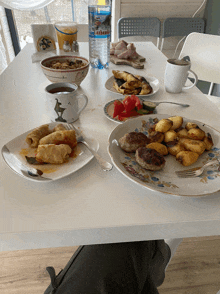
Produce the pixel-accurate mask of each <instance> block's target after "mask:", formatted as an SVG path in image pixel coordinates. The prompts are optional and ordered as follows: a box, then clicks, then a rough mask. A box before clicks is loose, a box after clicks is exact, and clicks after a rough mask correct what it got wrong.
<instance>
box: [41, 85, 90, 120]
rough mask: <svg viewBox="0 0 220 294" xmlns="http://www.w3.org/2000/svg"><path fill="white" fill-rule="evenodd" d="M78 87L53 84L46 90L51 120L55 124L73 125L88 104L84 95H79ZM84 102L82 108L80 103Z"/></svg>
mask: <svg viewBox="0 0 220 294" xmlns="http://www.w3.org/2000/svg"><path fill="white" fill-rule="evenodd" d="M77 90H78V86H77V85H76V84H70V83H53V84H50V85H49V86H47V87H46V88H45V92H46V104H47V109H48V114H49V116H50V119H51V120H52V121H54V122H64V123H72V122H74V121H76V120H77V119H78V118H79V115H80V113H81V112H82V111H83V109H84V108H85V107H86V105H87V104H88V98H87V96H86V95H84V94H78V91H77ZM80 100H83V105H82V107H79V101H80Z"/></svg>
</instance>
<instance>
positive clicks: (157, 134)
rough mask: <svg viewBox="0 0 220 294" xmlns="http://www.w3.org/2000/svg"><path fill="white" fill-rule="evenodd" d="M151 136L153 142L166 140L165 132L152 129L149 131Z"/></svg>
mask: <svg viewBox="0 0 220 294" xmlns="http://www.w3.org/2000/svg"><path fill="white" fill-rule="evenodd" d="M149 138H150V140H151V142H158V143H161V142H163V140H164V133H161V132H156V131H152V132H150V133H149Z"/></svg>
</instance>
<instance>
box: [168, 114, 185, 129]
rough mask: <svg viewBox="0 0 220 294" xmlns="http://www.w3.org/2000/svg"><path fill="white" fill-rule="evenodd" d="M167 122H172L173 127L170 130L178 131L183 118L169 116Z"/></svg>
mask: <svg viewBox="0 0 220 294" xmlns="http://www.w3.org/2000/svg"><path fill="white" fill-rule="evenodd" d="M168 119H169V120H172V122H173V126H172V127H171V130H176V129H179V128H180V127H181V126H182V124H183V118H182V116H171V117H168Z"/></svg>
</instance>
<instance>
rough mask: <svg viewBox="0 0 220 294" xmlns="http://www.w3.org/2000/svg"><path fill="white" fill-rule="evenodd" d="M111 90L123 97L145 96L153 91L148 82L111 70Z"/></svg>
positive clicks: (139, 77)
mask: <svg viewBox="0 0 220 294" xmlns="http://www.w3.org/2000/svg"><path fill="white" fill-rule="evenodd" d="M112 73H113V75H114V82H113V88H114V89H116V90H117V92H119V93H121V94H123V95H147V94H150V93H151V92H152V91H153V88H152V87H151V85H150V84H149V83H148V81H147V80H146V79H145V78H144V77H142V76H139V75H133V74H131V73H129V72H126V71H119V70H113V71H112Z"/></svg>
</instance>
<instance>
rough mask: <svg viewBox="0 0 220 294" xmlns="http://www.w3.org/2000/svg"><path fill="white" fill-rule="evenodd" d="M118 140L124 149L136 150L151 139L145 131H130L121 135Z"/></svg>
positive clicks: (127, 150)
mask: <svg viewBox="0 0 220 294" xmlns="http://www.w3.org/2000/svg"><path fill="white" fill-rule="evenodd" d="M118 142H119V145H120V147H121V149H123V150H124V151H126V152H135V151H136V150H137V149H138V148H139V147H142V146H146V145H147V144H149V143H150V139H149V138H148V137H147V136H146V135H145V134H144V133H141V132H130V133H127V134H125V135H124V136H123V137H121V138H120V139H119V140H118Z"/></svg>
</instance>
